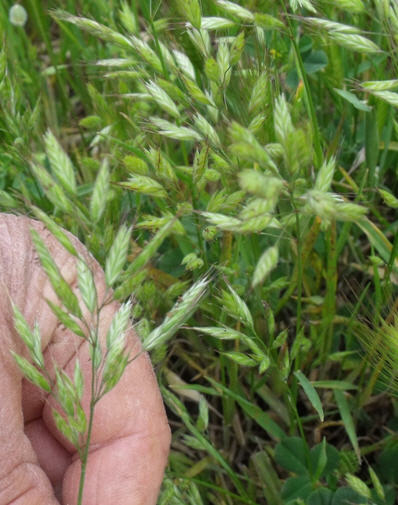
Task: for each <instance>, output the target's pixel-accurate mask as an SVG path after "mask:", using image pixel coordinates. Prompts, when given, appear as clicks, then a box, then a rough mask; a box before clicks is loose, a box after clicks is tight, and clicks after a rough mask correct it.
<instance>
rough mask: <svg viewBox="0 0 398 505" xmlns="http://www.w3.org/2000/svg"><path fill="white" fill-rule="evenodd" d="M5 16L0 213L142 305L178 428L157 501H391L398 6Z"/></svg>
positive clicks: (175, 504) (27, 8) (194, 2)
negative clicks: (34, 221) (35, 223)
mask: <svg viewBox="0 0 398 505" xmlns="http://www.w3.org/2000/svg"><path fill="white" fill-rule="evenodd" d="M0 32H1V33H0V35H1V38H2V40H4V45H3V49H2V52H1V55H0V106H1V113H0V162H1V171H0V207H1V209H2V210H4V211H11V212H23V213H28V214H32V215H35V216H36V217H38V218H40V219H42V220H43V222H44V223H45V224H46V225H47V226H48V228H49V229H50V230H51V231H52V232H53V233H54V234H55V235H56V236H57V237H58V239H59V240H60V241H61V243H63V245H64V246H65V247H68V241H67V240H66V239H65V237H66V236H65V235H64V234H62V232H60V227H63V228H65V229H67V230H69V231H71V232H72V233H74V234H75V235H77V236H78V237H79V238H80V239H81V240H82V241H83V242H84V243H85V245H86V246H87V248H88V249H89V250H90V251H91V252H92V254H93V255H94V256H95V257H96V258H97V259H98V261H99V262H100V263H101V264H102V265H103V266H104V268H105V272H106V279H107V283H108V286H109V287H113V288H114V296H115V297H116V298H117V299H119V300H120V301H121V302H123V303H124V304H123V305H122V309H121V312H120V313H119V316H117V317H119V318H120V319H123V321H124V322H126V321H127V319H126V318H127V315H126V314H127V313H129V314H130V312H131V316H132V317H134V319H135V320H137V321H138V323H137V325H136V328H137V332H138V334H139V335H140V337H141V339H142V341H143V343H144V346H146V348H147V349H149V350H150V351H151V356H152V360H153V362H154V364H155V367H156V370H157V373H158V377H159V382H160V384H161V389H162V393H163V397H164V400H165V403H166V405H167V407H168V412H169V419H170V423H171V426H172V428H173V445H172V451H171V455H170V460H169V466H168V469H167V472H166V477H165V481H164V485H163V488H162V492H161V495H160V498H159V504H160V505H179V504H186V503H191V504H193V505H208V504H217V505H218V504H222V505H232V504H234V505H235V504H249V505H250V504H251V505H254V504H267V505H281V504H284V505H301V504H304V503H305V504H309V505H317V504H321V503H327V504H329V505H340V504H341V505H342V504H344V503H361V504H362V503H367V504H374V503H375V504H393V503H395V500H396V495H397V485H398V467H397V464H396V461H397V455H398V454H397V435H396V429H397V419H398V417H397V402H396V398H395V394H394V392H395V390H394V387H395V386H396V379H394V378H393V379H392V380H391V381H388V380H387V384H386V381H385V380H380V379H382V377H383V375H384V374H385V373H386V374H387V376H388V377H391V374H390V375H388V374H389V373H390V372H391V373H392V374H394V373H395V370H396V368H397V363H396V351H395V347H396V345H397V343H396V333H397V331H396V300H395V297H396V284H397V260H396V257H397V252H398V239H397V219H396V209H397V208H398V199H397V197H398V187H397V182H396V181H397V177H396V176H397V170H396V166H397V151H398V123H397V118H396V108H397V106H398V91H397V90H398V80H397V68H398V59H397V56H396V46H397V43H398V9H397V7H396V5H395V3H394V2H392V1H389V0H374V1H370V0H334V1H333V2H331V1H328V0H316V1H315V0H314V1H312V0H289V1H287V0H283V1H282V0H281V1H273V0H272V1H271V0H241V1H240V2H238V1H236V0H235V1H228V0H201V1H200V0H189V1H180V0H173V1H170V2H161V1H158V0H153V1H151V2H148V1H147V0H136V1H131V2H129V1H127V0H120V1H112V0H111V1H107V2H105V1H103V0H99V1H97V2H83V3H81V2H80V3H79V2H75V1H73V0H70V1H69V2H66V3H65V2H60V1H59V0H49V1H48V2H46V3H43V2H39V1H38V0H29V1H26V2H23V3H21V4H18V5H14V3H13V2H12V1H10V0H6V1H5V2H3V3H2V5H1V6H0ZM32 62H33V63H32ZM35 240H36V247H37V249H38V252H39V255H40V257H41V260H42V264H43V267H44V268H45V269H46V272H47V274H48V275H49V277H50V279H52V280H54V286H64V284H63V283H62V281H61V282H60V279H59V277H57V272H56V271H54V269H53V268H52V263H51V258H50V257H49V256H48V255H47V252H46V251H45V249H43V247H42V245H41V244H40V242H39V240H38V239H37V238H36V239H35ZM90 275H91V274H90V270H89V268H88V267H87V265H86V264H85V263H84V262H80V263H79V276H80V279H81V282H80V284H79V286H80V293H81V296H82V299H83V300H84V303H85V305H86V307H87V308H88V310H89V311H90V313H91V314H93V316H94V315H95V314H96V313H97V312H98V311H100V310H101V307H99V306H98V305H97V301H96V295H95V289H94V287H93V283H92V281H91V280H90V279H91V277H90ZM59 289H61V290H62V289H63V288H62V287H61V288H59ZM205 293H207V296H204V294H205ZM361 294H363V296H362V295H361ZM131 296H133V299H134V303H133V304H132V306H131V307H130V305H129V304H128V305H126V303H127V302H126V300H128V299H129V298H130V297H131ZM59 298H60V299H61V300H62V302H63V306H64V307H63V309H62V313H61V312H60V313H59V317H64V318H65V320H67V319H66V318H68V317H69V318H70V316H71V315H74V316H77V318H78V319H79V317H80V316H81V314H79V313H77V312H76V311H78V308H77V306H76V303H75V301H74V299H73V297H71V296H70V293H67V291H66V288H64V291H63V292H60V293H59ZM348 299H349V300H351V301H350V302H349V303H348V302H347V300H348ZM388 307H391V309H389V308H388ZM130 309H131V310H130ZM55 310H57V309H55ZM389 310H390V313H389ZM361 314H362V316H361ZM364 314H365V319H367V320H368V322H367V323H366V328H364V326H363V325H362V326H361V324H359V321H361V319H363V315H364ZM122 316H123V317H122ZM124 316H125V317H126V318H125V317H124ZM15 318H16V323H17V324H19V326H20V330H21V331H19V333H20V334H21V337H22V338H24V340H25V342H26V344H27V346H28V348H29V349H30V351H31V357H32V361H31V362H23V363H21V364H22V365H23V366H25V367H26V371H27V375H28V370H29V373H30V374H31V376H30V377H29V378H30V379H31V380H36V383H37V384H38V385H39V386H40V385H41V387H44V388H45V389H46V388H48V387H50V388H51V385H49V384H48V383H47V382H46V375H45V371H43V370H42V369H41V362H40V355H37V348H38V344H37V339H38V338H39V336H38V335H37V332H35V331H36V330H35V329H31V328H27V327H26V325H25V324H24V322H23V320H21V318H20V315H19V313H18V310H17V308H16V311H15ZM380 321H381V322H380ZM82 323H83V325H84V322H83V321H82ZM126 324H127V322H126ZM115 327H117V328H118V331H117V332H116V330H115V335H114V336H113V338H114V340H115V342H116V344H115V346H116V347H117V352H116V351H115V352H116V354H115V358H114V366H115V367H116V368H117V370H116V368H113V370H112V373H110V374H109V375H108V376H107V379H106V378H105V375H106V374H105V368H106V366H107V365H106V359H107V356H108V357H109V356H111V355H112V352H111V348H109V349H108V353H107V354H106V355H104V356H101V358H100V359H101V360H102V361H101V363H102V364H101V365H100V368H101V367H102V368H101V369H102V371H103V374H102V375H101V374H98V369H96V367H98V366H99V365H98V363H97V364H96V358H95V349H96V344H95V342H96V338H95V328H94V334H93V335H94V336H93V337H92V342H91V344H92V349H93V352H92V355H93V358H94V359H93V377H99V378H98V382H95V381H94V380H93V384H95V388H96V394H94V395H93V402H94V403H95V401H98V400H99V398H100V397H101V395H102V394H103V393H104V392H105V391H106V390H107V389H109V387H110V386H109V384H110V385H113V382H115V380H116V379H117V378H118V377H119V375H120V373H122V371H123V370H122V369H123V366H124V365H125V364H126V363H127V361H126V358H125V355H124V354H123V352H122V348H123V345H122V340H121V336H120V335H122V334H123V331H122V329H123V328H124V327H125V326H123V324H122V323H121V322H120V321H119V323H118V324H116V322H115ZM75 329H76V328H75ZM119 330H120V331H119ZM76 331H78V329H76ZM83 336H86V333H84V332H83ZM357 337H359V338H357ZM360 337H362V340H363V341H364V342H365V343H366V342H368V343H369V342H370V343H371V345H370V351H368V354H370V357H371V360H370V361H371V363H372V358H374V359H375V360H376V361H373V365H371V366H369V361H368V360H366V359H364V355H363V353H362V352H361V346H360V344H359V341H360ZM85 338H87V337H85ZM379 340H380V342H383V345H381V346H380V347H379V348H378V349H377V352H374V351H375V349H374V347H373V346H372V343H375V342H376V341H377V342H378V341H379ZM110 341H112V339H110ZM365 348H366V346H365ZM16 359H20V358H16ZM103 360H105V361H103ZM374 363H376V366H374ZM384 363H385V364H386V366H385V367H384ZM129 366H134V363H131V364H130V365H129ZM104 367H105V368H104ZM33 370H35V372H34V371H33ZM383 370H385V371H386V372H383ZM35 374H36V375H35ZM37 374H41V375H37ZM107 380H108V382H107ZM58 382H59V383H58ZM107 384H108V386H107ZM391 384H392V386H391ZM63 385H64V386H65V388H67V387H69V386H70V388H72V389H70V388H69V390H71V391H72V390H73V391H74V393H73V395H72V396H73V398H74V400H76V405H78V399H79V394H78V392H79V387H80V386H79V371H78V369H77V371H76V373H75V378H74V381H72V380H71V379H70V378H67V377H65V376H64V375H62V374H58V376H57V384H56V385H55V386H56V387H55V389H54V394H57V395H58V399H59V401H60V404H61V407H62V408H63V410H64V412H65V413H66V414H68V408H69V406H68V405H67V403H66V402H67V400H65V399H63V397H62V393H61V390H62V388H63ZM394 385H395V386H394ZM93 407H94V406H93ZM93 411H94V410H93ZM77 413H78V408H77V410H74V411H73V413H72V411H71V414H70V416H71V419H70V421H71V423H72V424H73V422H74V421H75V420H76V419H75V417H74V416H76V415H77ZM90 419H91V417H90ZM90 419H89V420H86V421H85V425H84V430H83V426H82V431H79V430H78V429H77V431H76V433H74V434H73V436H74V437H75V439H76V437H77V439H79V437H80V436H81V433H83V432H84V433H86V432H87V430H89V426H90ZM72 421H73V422H72ZM59 422H60V423H61V422H62V421H61V420H59ZM65 429H66V427H65ZM68 429H70V428H68ZM71 436H72V434H71ZM84 457H85V456H84V454H82V458H83V460H84ZM83 480H84V477H83Z"/></svg>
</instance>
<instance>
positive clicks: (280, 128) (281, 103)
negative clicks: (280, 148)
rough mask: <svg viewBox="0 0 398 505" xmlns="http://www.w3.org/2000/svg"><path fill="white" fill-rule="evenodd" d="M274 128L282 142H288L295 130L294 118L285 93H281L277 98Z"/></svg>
mask: <svg viewBox="0 0 398 505" xmlns="http://www.w3.org/2000/svg"><path fill="white" fill-rule="evenodd" d="M274 128H275V135H276V138H277V140H278V142H280V143H281V144H285V143H286V142H288V141H289V138H290V135H291V134H292V133H293V132H294V128H293V123H292V118H291V116H290V112H289V108H288V105H287V102H286V99H285V97H284V95H280V96H279V97H278V98H277V99H276V100H275V106H274Z"/></svg>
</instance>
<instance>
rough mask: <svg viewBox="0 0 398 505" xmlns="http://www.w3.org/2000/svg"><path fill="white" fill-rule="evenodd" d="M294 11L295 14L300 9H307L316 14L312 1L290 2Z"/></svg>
mask: <svg viewBox="0 0 398 505" xmlns="http://www.w3.org/2000/svg"><path fill="white" fill-rule="evenodd" d="M289 3H290V7H291V8H292V11H293V12H295V11H296V10H297V9H298V8H299V7H301V8H304V9H307V10H309V11H311V12H316V9H315V7H314V6H313V5H312V2H311V1H310V0H289Z"/></svg>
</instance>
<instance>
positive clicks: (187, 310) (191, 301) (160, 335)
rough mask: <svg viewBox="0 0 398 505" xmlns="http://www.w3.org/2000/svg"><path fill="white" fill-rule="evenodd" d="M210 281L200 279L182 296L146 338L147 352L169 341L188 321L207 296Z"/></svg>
mask: <svg viewBox="0 0 398 505" xmlns="http://www.w3.org/2000/svg"><path fill="white" fill-rule="evenodd" d="M210 280H211V278H210V277H209V276H207V277H203V278H202V279H199V280H198V281H197V282H195V284H193V285H192V287H191V288H190V289H189V290H188V291H186V292H185V293H184V294H183V295H182V298H181V301H179V302H177V303H176V304H175V305H174V307H173V308H172V309H171V310H170V311H169V313H168V315H167V316H166V317H165V319H164V321H163V322H162V324H161V325H160V326H158V327H157V328H156V329H154V330H153V331H152V332H151V333H150V334H149V335H148V336H147V337H146V339H145V340H144V342H143V346H144V349H145V350H147V351H150V350H152V349H154V348H155V347H157V346H159V345H160V344H162V343H164V342H166V341H167V340H169V339H170V338H171V337H172V336H173V335H174V334H175V333H176V331H177V330H178V329H179V328H180V327H181V325H183V324H184V323H185V322H186V321H188V319H189V318H190V317H191V316H192V314H193V313H194V311H195V310H196V308H197V307H198V305H199V303H200V301H201V300H202V298H203V297H204V296H205V294H206V292H207V289H208V285H209V283H210Z"/></svg>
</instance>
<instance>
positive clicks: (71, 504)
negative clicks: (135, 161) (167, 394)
mask: <svg viewBox="0 0 398 505" xmlns="http://www.w3.org/2000/svg"><path fill="white" fill-rule="evenodd" d="M31 228H34V229H36V230H37V231H38V232H39V234H40V235H41V237H42V239H43V240H44V241H45V243H46V245H47V247H48V249H49V250H50V252H51V254H52V256H53V258H54V259H55V261H56V263H57V265H58V267H59V268H60V270H61V273H62V274H63V276H64V277H65V279H66V280H67V281H68V282H69V283H70V285H71V287H72V289H73V290H74V292H75V293H76V294H77V295H78V290H77V281H76V268H75V258H74V257H73V256H72V255H70V254H69V253H68V252H67V251H66V250H65V249H64V248H63V247H62V246H61V245H60V244H59V243H58V242H57V241H56V240H55V238H54V237H53V236H52V235H51V234H50V233H49V232H48V231H47V230H46V229H45V228H44V226H43V225H42V224H41V223H38V222H37V221H33V220H30V219H28V218H26V217H16V216H12V215H9V214H0V283H1V288H0V505H11V504H12V505H59V504H63V505H75V504H76V503H77V493H78V484H79V478H80V461H79V459H78V458H77V456H76V451H75V450H74V448H73V447H72V446H71V445H70V444H69V443H68V442H67V440H66V439H65V438H64V437H63V436H62V434H61V433H59V432H58V430H57V429H56V427H55V425H54V422H53V419H52V414H51V410H52V408H53V407H54V406H55V403H54V401H53V400H52V399H51V397H47V396H46V395H44V394H43V393H42V392H40V391H39V390H38V389H37V388H35V387H34V386H33V385H32V384H30V383H29V382H27V381H25V380H23V379H22V375H21V373H20V372H19V370H18V369H17V367H16V365H15V362H14V360H13V358H12V356H11V355H10V350H13V351H15V352H18V353H19V354H22V355H24V356H26V357H27V353H26V349H25V348H24V345H23V344H22V343H21V340H20V338H19V337H18V335H17V334H16V332H15V329H14V328H13V322H12V310H11V304H10V300H13V302H14V303H15V304H16V305H17V306H18V307H19V309H20V310H21V311H22V313H23V314H24V316H25V318H26V319H27V321H28V323H29V324H30V325H31V326H32V325H33V323H34V321H35V320H37V321H38V323H39V327H40V330H41V335H42V348H43V352H44V357H45V362H46V368H47V369H48V370H49V371H51V373H53V370H54V364H56V365H57V366H58V367H60V368H63V369H64V370H65V371H66V372H67V373H68V374H69V375H72V374H73V370H74V363H75V359H76V357H78V358H79V361H80V364H81V367H82V370H83V375H84V378H85V393H84V396H83V405H84V408H85V410H86V413H88V405H89V401H90V377H91V368H90V361H89V356H88V349H87V344H86V343H85V342H84V341H82V339H80V338H79V337H76V336H75V335H74V334H72V333H71V332H70V331H69V330H67V329H66V328H65V327H63V326H62V325H61V324H60V323H59V322H57V319H56V317H55V316H54V314H53V313H52V312H51V310H50V309H49V307H48V305H47V303H46V298H48V299H50V300H51V301H53V302H57V303H58V301H57V297H56V295H55V294H54V292H53V290H52V288H51V285H50V283H49V281H48V279H47V277H46V275H45V273H44V272H43V270H42V268H41V266H40V263H39V261H38V258H37V255H36V253H35V249H34V247H33V245H32V241H31V237H30V229H31ZM69 237H70V238H71V240H72V241H73V244H74V245H75V247H76V249H77V250H78V251H79V253H80V254H82V255H84V257H85V258H86V261H88V262H89V264H90V265H91V268H92V269H93V270H94V272H95V273H94V275H95V282H96V286H97V291H98V295H99V299H101V298H102V299H103V298H104V296H105V289H106V288H105V281H104V275H103V272H102V270H101V268H100V267H99V265H98V263H96V262H95V260H94V259H93V258H92V257H91V256H90V255H89V254H88V253H87V251H86V249H85V248H84V247H83V245H82V244H81V243H80V242H79V241H78V240H77V239H76V238H74V237H72V236H71V235H69ZM81 306H82V307H83V303H81ZM117 308H118V305H117V304H116V303H114V302H113V303H112V304H109V305H107V306H106V308H105V309H104V310H103V312H102V315H101V320H100V338H102V339H103V338H104V336H105V335H106V331H107V329H108V327H109V324H110V321H111V319H112V316H113V314H114V313H115V311H116V310H117ZM129 346H130V350H131V351H132V353H133V354H134V355H135V354H136V353H137V351H138V350H139V349H140V345H139V342H138V339H137V337H136V336H135V335H134V333H133V332H132V331H131V332H130V334H129ZM169 444H170V430H169V426H168V423H167V419H166V416H165V412H164V407H163V403H162V400H161V396H160V393H159V391H158V388H157V384H156V379H155V376H154V374H153V371H152V367H151V364H150V362H149V359H148V357H147V355H146V354H141V355H140V357H139V358H137V359H136V360H135V361H134V362H133V363H131V364H130V365H129V366H128V367H127V369H126V371H125V373H124V375H123V377H122V379H121V381H120V382H119V384H118V385H117V386H116V387H115V388H114V389H113V390H112V391H111V392H110V393H108V394H107V395H106V396H104V397H103V398H102V400H101V401H100V402H99V403H98V404H97V406H96V411H95V419H94V426H93V434H92V439H91V445H90V455H89V459H88V466H87V475H86V484H85V490H84V497H83V503H84V505H114V504H117V505H154V504H155V503H156V500H157V496H158V492H159V487H160V484H161V480H162V477H163V471H164V467H165V464H166V460H167V455H168V450H169Z"/></svg>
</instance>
